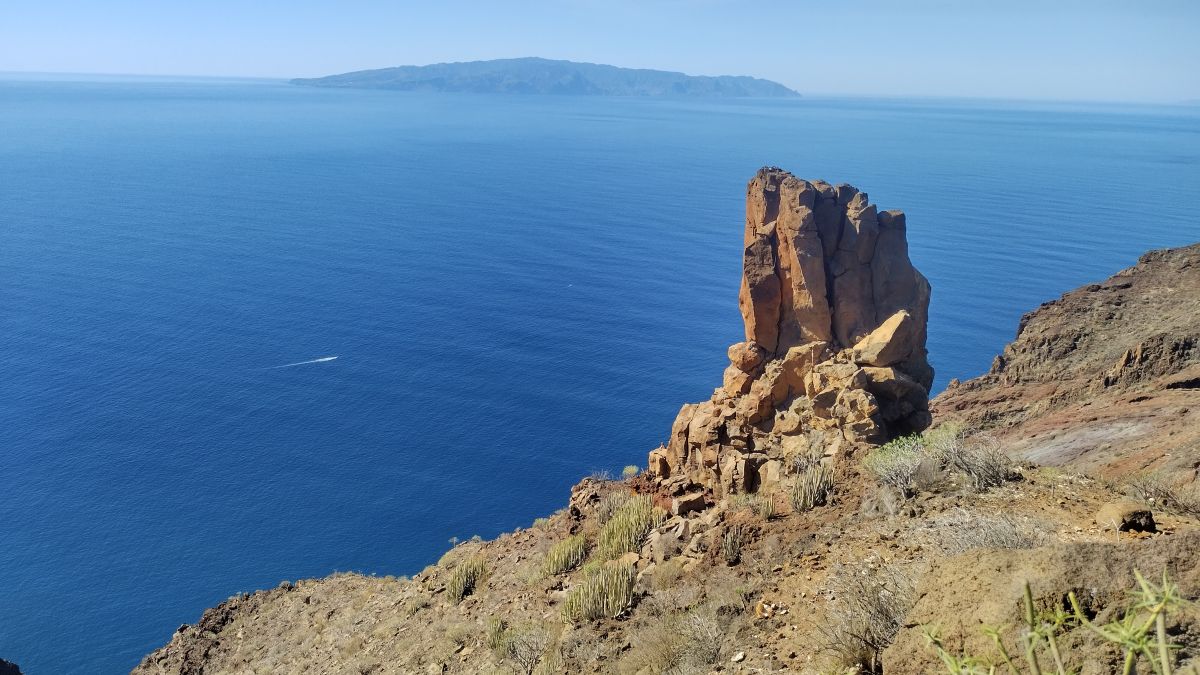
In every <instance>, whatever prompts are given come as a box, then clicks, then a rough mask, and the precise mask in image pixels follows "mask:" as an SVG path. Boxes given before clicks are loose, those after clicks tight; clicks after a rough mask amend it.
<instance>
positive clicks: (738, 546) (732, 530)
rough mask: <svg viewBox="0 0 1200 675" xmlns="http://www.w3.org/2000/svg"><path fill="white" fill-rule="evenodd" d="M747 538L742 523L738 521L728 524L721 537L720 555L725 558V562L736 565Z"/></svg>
mask: <svg viewBox="0 0 1200 675" xmlns="http://www.w3.org/2000/svg"><path fill="white" fill-rule="evenodd" d="M748 538H749V536H748V532H747V531H746V527H745V526H744V525H742V524H740V523H739V524H735V525H730V526H729V529H728V530H726V531H725V536H723V537H721V557H723V558H724V559H725V564H727V565H736V564H738V563H739V562H741V560H742V547H743V546H745V545H746V540H747V539H748Z"/></svg>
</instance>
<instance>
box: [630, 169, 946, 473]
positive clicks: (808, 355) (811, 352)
mask: <svg viewBox="0 0 1200 675" xmlns="http://www.w3.org/2000/svg"><path fill="white" fill-rule="evenodd" d="M929 293H930V288H929V282H928V281H926V280H925V277H923V276H921V273H920V272H918V271H917V270H916V268H914V267H913V265H912V262H911V261H910V260H909V257H908V242H907V238H906V235H905V219H904V214H903V213H901V212H899V211H884V212H882V213H881V212H878V211H877V210H876V208H875V206H874V205H873V204H871V203H870V202H869V200H868V198H867V194H866V193H865V192H860V191H859V190H858V189H857V188H854V187H851V186H849V185H838V186H833V185H830V184H828V183H824V182H821V181H806V180H801V179H799V178H796V177H795V176H793V175H791V174H790V173H788V172H786V171H783V170H781V169H776V168H764V169H762V170H760V171H759V172H758V174H757V175H756V176H755V177H754V178H753V180H751V181H750V184H749V186H748V187H747V190H746V231H745V253H744V258H743V270H742V285H741V292H740V296H739V299H738V304H739V306H740V308H741V312H742V318H743V320H744V321H745V326H746V341H745V342H740V343H737V344H735V345H733V346H731V347H730V348H729V360H730V365H729V367H728V368H726V369H725V374H724V382H723V384H722V386H721V387H720V388H718V389H717V390H716V391H715V392H714V393H713V396H712V398H711V399H710V400H708V401H705V402H704V403H698V404H688V405H685V406H684V407H683V409H682V410H680V412H679V416H678V417H677V418H676V420H675V423H674V425H673V426H672V429H671V437H670V441H669V442H668V443H667V445H666V446H664V447H660V448H658V449H656V450H654V451H653V452H651V453H650V471H651V473H652V474H654V475H655V476H657V477H658V478H660V479H663V480H670V481H672V482H676V481H677V482H679V483H680V485H681V486H683V485H688V484H699V485H702V486H704V487H706V488H709V489H712V490H714V491H715V492H718V493H724V492H753V491H755V490H757V489H758V488H759V487H761V486H763V485H764V484H769V483H772V482H775V481H776V480H778V479H779V478H780V477H781V476H782V475H783V474H784V473H786V471H787V467H788V466H789V465H790V463H791V461H792V460H794V459H796V458H799V457H809V456H811V455H812V454H813V453H815V452H818V451H820V452H823V453H824V454H825V455H835V454H837V453H839V452H843V451H845V450H847V449H848V448H850V447H852V446H854V445H856V444H864V443H881V442H884V441H886V440H889V439H890V438H892V437H894V436H896V435H899V434H902V433H908V432H912V431H919V430H921V429H924V428H925V427H926V426H928V425H929V422H930V416H929V412H928V395H929V387H930V385H931V384H932V381H933V370H932V368H930V366H929V363H928V361H927V360H926V350H925V337H926V320H927V317H928V310H929Z"/></svg>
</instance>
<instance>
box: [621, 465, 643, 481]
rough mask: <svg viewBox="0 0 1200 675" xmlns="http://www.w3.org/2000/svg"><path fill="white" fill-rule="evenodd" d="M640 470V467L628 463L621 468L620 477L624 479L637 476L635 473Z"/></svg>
mask: <svg viewBox="0 0 1200 675" xmlns="http://www.w3.org/2000/svg"><path fill="white" fill-rule="evenodd" d="M641 472H642V469H641V468H640V467H638V466H635V465H633V464H630V465H629V466H627V467H625V468H624V469H621V477H622V478H624V479H625V480H629V479H630V478H637V475H638V474H639V473H641Z"/></svg>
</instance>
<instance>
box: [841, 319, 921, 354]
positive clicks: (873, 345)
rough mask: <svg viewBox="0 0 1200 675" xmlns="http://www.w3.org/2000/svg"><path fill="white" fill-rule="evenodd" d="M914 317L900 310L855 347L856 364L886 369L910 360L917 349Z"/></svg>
mask: <svg viewBox="0 0 1200 675" xmlns="http://www.w3.org/2000/svg"><path fill="white" fill-rule="evenodd" d="M916 340H917V327H916V323H915V322H914V321H913V318H912V315H911V314H909V313H908V312H907V311H905V310H903V309H902V310H900V311H898V312H896V313H895V314H893V315H891V316H889V317H888V318H887V320H886V321H884V322H883V323H881V324H879V326H878V327H876V328H875V330H873V331H871V332H870V333H868V334H867V336H866V337H864V338H863V339H861V340H859V341H858V343H857V344H855V345H854V362H855V363H859V364H862V365H865V366H876V367H880V368H884V367H887V366H894V365H896V364H898V363H903V362H904V361H906V360H908V357H909V356H911V355H912V353H913V351H915V350H916V348H917V343H916Z"/></svg>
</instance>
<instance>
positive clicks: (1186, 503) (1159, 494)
mask: <svg viewBox="0 0 1200 675" xmlns="http://www.w3.org/2000/svg"><path fill="white" fill-rule="evenodd" d="M1126 488H1127V490H1128V492H1129V493H1130V494H1131V495H1132V496H1134V497H1137V498H1138V499H1141V500H1142V501H1144V502H1146V503H1147V504H1149V505H1150V506H1152V507H1154V508H1161V509H1163V510H1165V511H1173V512H1175V513H1178V514H1181V515H1185V516H1192V517H1200V487H1198V486H1197V484H1196V483H1186V482H1183V481H1179V480H1171V479H1169V478H1167V477H1166V476H1163V475H1162V474H1157V473H1140V474H1137V475H1135V476H1134V477H1133V478H1130V479H1129V481H1128V483H1127V484H1126Z"/></svg>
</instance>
